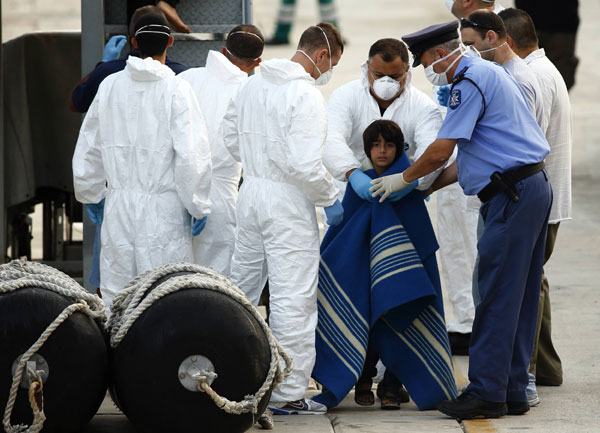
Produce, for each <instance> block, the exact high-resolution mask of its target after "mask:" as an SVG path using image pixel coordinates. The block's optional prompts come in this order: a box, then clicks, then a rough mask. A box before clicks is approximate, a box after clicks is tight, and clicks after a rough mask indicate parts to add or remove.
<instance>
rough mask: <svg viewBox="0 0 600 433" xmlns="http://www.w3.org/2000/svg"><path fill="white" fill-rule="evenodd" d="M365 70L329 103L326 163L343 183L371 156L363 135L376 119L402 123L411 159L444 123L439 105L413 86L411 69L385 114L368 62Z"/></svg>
mask: <svg viewBox="0 0 600 433" xmlns="http://www.w3.org/2000/svg"><path fill="white" fill-rule="evenodd" d="M361 69H362V74H361V77H360V79H358V80H355V81H351V82H349V83H346V84H344V85H343V86H341V87H339V88H337V89H336V90H335V91H334V92H333V93H332V94H331V96H330V97H329V101H328V103H327V116H328V121H329V124H328V128H327V141H326V144H325V156H324V158H323V162H324V163H325V167H327V169H328V170H329V172H330V173H331V174H332V175H333V176H334V177H335V179H336V180H338V181H342V182H343V181H346V180H347V179H346V173H347V172H348V171H350V170H352V169H354V168H359V169H360V168H361V166H362V164H363V162H364V161H365V160H366V159H367V155H366V154H365V151H364V143H363V139H362V134H363V132H364V130H365V129H366V128H367V126H369V125H370V124H371V123H372V122H373V121H375V120H378V119H387V120H393V121H394V122H396V123H397V124H398V126H400V129H401V130H402V134H403V135H404V141H405V152H406V155H407V156H408V158H409V160H410V161H411V162H413V161H415V160H416V159H418V158H419V157H420V156H421V155H422V154H423V152H425V149H427V147H429V145H430V144H431V143H433V142H434V140H435V139H436V137H437V133H438V130H439V129H440V127H441V126H442V117H441V115H440V113H439V111H438V109H437V107H436V105H435V104H434V103H433V102H432V101H431V99H429V98H428V97H427V95H425V94H424V93H423V92H421V91H420V90H419V89H417V88H415V87H413V86H412V85H411V83H410V81H411V76H412V73H411V71H410V70H409V72H408V74H409V76H408V78H407V80H406V84H405V86H404V89H403V90H402V93H401V94H400V96H398V97H397V98H396V99H395V100H394V102H393V103H392V104H391V105H390V106H389V107H388V108H387V109H386V110H385V112H384V113H383V115H382V114H381V111H380V110H379V105H378V104H377V101H376V100H375V98H374V97H373V96H372V95H371V93H370V84H369V80H368V77H367V63H366V62H365V63H364V64H363V65H362V67H361ZM406 146H408V148H406ZM442 170H443V167H441V168H439V169H438V170H436V171H434V172H433V173H431V174H428V175H427V176H424V177H423V178H421V179H419V186H418V189H420V190H426V189H428V188H429V187H430V186H431V184H432V183H433V181H434V180H435V179H436V178H437V176H438V175H439V173H440V172H441V171H442ZM338 186H340V185H339V184H338ZM341 188H343V184H342V186H341Z"/></svg>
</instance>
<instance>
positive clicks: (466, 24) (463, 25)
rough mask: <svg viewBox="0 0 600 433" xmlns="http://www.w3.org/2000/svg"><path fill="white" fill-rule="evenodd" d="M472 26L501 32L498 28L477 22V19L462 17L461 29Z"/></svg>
mask: <svg viewBox="0 0 600 433" xmlns="http://www.w3.org/2000/svg"><path fill="white" fill-rule="evenodd" d="M470 27H471V28H474V29H482V30H491V31H493V32H496V33H499V31H498V30H496V29H494V28H492V27H488V26H484V25H483V24H479V23H476V22H475V21H472V20H470V19H468V18H461V19H460V28H461V29H468V28H470Z"/></svg>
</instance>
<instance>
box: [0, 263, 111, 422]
mask: <svg viewBox="0 0 600 433" xmlns="http://www.w3.org/2000/svg"><path fill="white" fill-rule="evenodd" d="M25 288H42V289H47V290H50V291H52V292H55V293H58V294H60V295H63V296H65V297H67V298H69V299H71V300H73V301H74V302H75V303H74V304H70V305H69V306H67V307H66V308H65V309H64V310H63V311H62V312H61V313H60V314H59V315H58V316H57V317H56V319H54V320H53V321H52V323H51V324H50V325H48V327H47V328H46V329H45V330H44V332H43V333H42V335H40V336H39V337H38V339H37V341H36V342H35V343H34V344H33V345H32V346H31V347H30V348H29V349H27V351H26V352H25V353H24V354H23V356H21V358H20V359H19V362H18V364H17V368H16V371H15V374H14V375H13V380H12V385H11V387H10V392H9V396H8V400H7V402H6V408H5V409H4V417H3V418H2V425H3V427H4V430H5V432H6V433H38V432H39V431H40V430H42V428H43V427H44V421H45V420H46V416H45V415H44V408H43V394H42V389H43V383H42V378H41V376H40V374H39V372H37V371H31V370H29V369H28V371H27V377H28V380H29V392H28V398H29V404H30V405H31V409H32V411H33V415H34V417H33V423H32V424H31V426H26V425H23V424H19V425H17V426H13V425H11V423H10V417H11V414H12V411H13V408H14V405H15V402H16V400H17V392H18V390H19V384H20V382H21V379H22V377H23V371H24V370H25V367H26V365H27V361H29V360H30V359H31V357H32V356H33V354H34V353H36V352H37V351H38V350H39V349H40V348H41V347H42V345H43V344H44V343H45V342H46V340H48V338H49V337H50V336H51V335H52V333H53V332H54V331H55V330H56V329H57V328H58V327H59V326H60V325H61V324H62V323H63V322H64V321H65V320H67V319H68V318H69V317H70V316H71V315H72V314H73V313H75V312H76V311H81V312H83V313H85V314H86V315H88V316H89V317H91V318H92V319H98V321H99V322H100V324H101V326H103V322H104V321H106V313H105V311H104V303H103V302H102V300H101V299H100V298H98V297H97V296H95V295H92V294H90V293H88V292H87V291H86V290H85V289H83V288H82V287H81V286H80V285H79V284H78V283H77V282H76V281H75V280H73V279H72V278H71V277H69V276H68V275H66V274H64V273H62V272H60V271H58V270H57V269H54V268H52V267H50V266H46V265H43V264H41V263H35V262H24V261H20V260H13V261H12V262H10V263H8V264H5V265H0V294H2V293H8V292H14V291H16V290H20V289H25Z"/></svg>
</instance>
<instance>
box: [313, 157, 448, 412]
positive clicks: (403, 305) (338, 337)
mask: <svg viewBox="0 0 600 433" xmlns="http://www.w3.org/2000/svg"><path fill="white" fill-rule="evenodd" d="M407 166H408V160H407V158H406V157H405V156H403V157H402V158H399V159H398V160H397V161H396V163H395V164H394V165H393V166H392V167H391V168H390V169H389V170H388V172H387V173H386V174H392V173H398V172H400V171H402V170H403V169H404V168H406V167H407ZM366 173H367V174H368V175H369V176H370V177H373V178H374V177H376V174H375V172H374V171H373V170H370V171H367V172H366ZM343 205H344V221H343V222H342V223H341V224H340V225H338V226H335V227H331V228H330V229H329V230H328V232H327V234H326V236H325V239H324V240H323V242H322V244H321V263H320V268H319V286H318V311H319V321H318V325H317V331H316V350H317V358H316V364H315V367H314V370H313V377H314V378H315V379H316V380H317V381H318V382H320V383H321V384H322V385H323V386H324V388H325V391H324V392H323V393H321V394H320V395H318V396H316V397H315V398H314V399H315V400H316V401H319V402H321V403H323V404H325V405H327V406H329V407H333V406H336V405H338V404H339V403H340V402H341V401H342V400H343V399H344V397H345V396H346V395H347V394H348V392H349V391H350V390H351V389H352V387H353V386H354V385H355V384H356V381H357V380H358V378H359V376H360V374H361V372H362V367H363V364H364V360H365V355H366V351H367V345H368V342H369V339H371V341H372V343H373V344H374V345H375V348H376V350H377V352H378V354H379V356H380V358H381V360H382V361H383V363H384V365H385V366H386V368H388V369H390V371H392V373H394V375H395V376H396V377H397V378H398V379H400V380H401V381H402V383H404V385H405V387H406V388H407V390H408V392H409V393H410V395H411V398H412V399H413V401H414V402H415V403H416V404H417V406H418V407H419V409H420V410H425V409H432V408H434V407H435V406H436V405H437V403H439V402H440V401H441V400H446V399H454V398H456V396H457V390H456V383H455V380H454V376H453V367H452V357H451V355H450V347H449V343H448V334H447V332H446V324H445V320H444V309H443V304H442V293H441V286H440V280H439V274H438V269H437V262H436V259H435V252H436V250H437V249H438V244H437V241H436V238H435V234H434V232H433V228H432V227H431V222H430V220H429V215H428V213H427V209H426V208H425V204H424V202H423V197H422V193H421V191H416V190H415V191H413V192H411V193H410V194H408V195H407V196H406V197H405V198H403V199H402V200H400V201H398V202H395V203H392V202H390V201H386V202H384V203H381V204H380V203H368V202H366V201H364V200H362V199H360V198H359V197H358V196H357V195H356V194H355V193H354V191H353V190H352V188H351V187H348V188H347V190H346V195H345V196H344V201H343Z"/></svg>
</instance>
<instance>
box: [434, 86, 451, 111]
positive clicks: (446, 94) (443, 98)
mask: <svg viewBox="0 0 600 433" xmlns="http://www.w3.org/2000/svg"><path fill="white" fill-rule="evenodd" d="M437 95H438V102H439V103H440V105H441V106H442V107H447V106H448V99H450V86H442V87H440V88H439V89H438V91H437Z"/></svg>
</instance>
